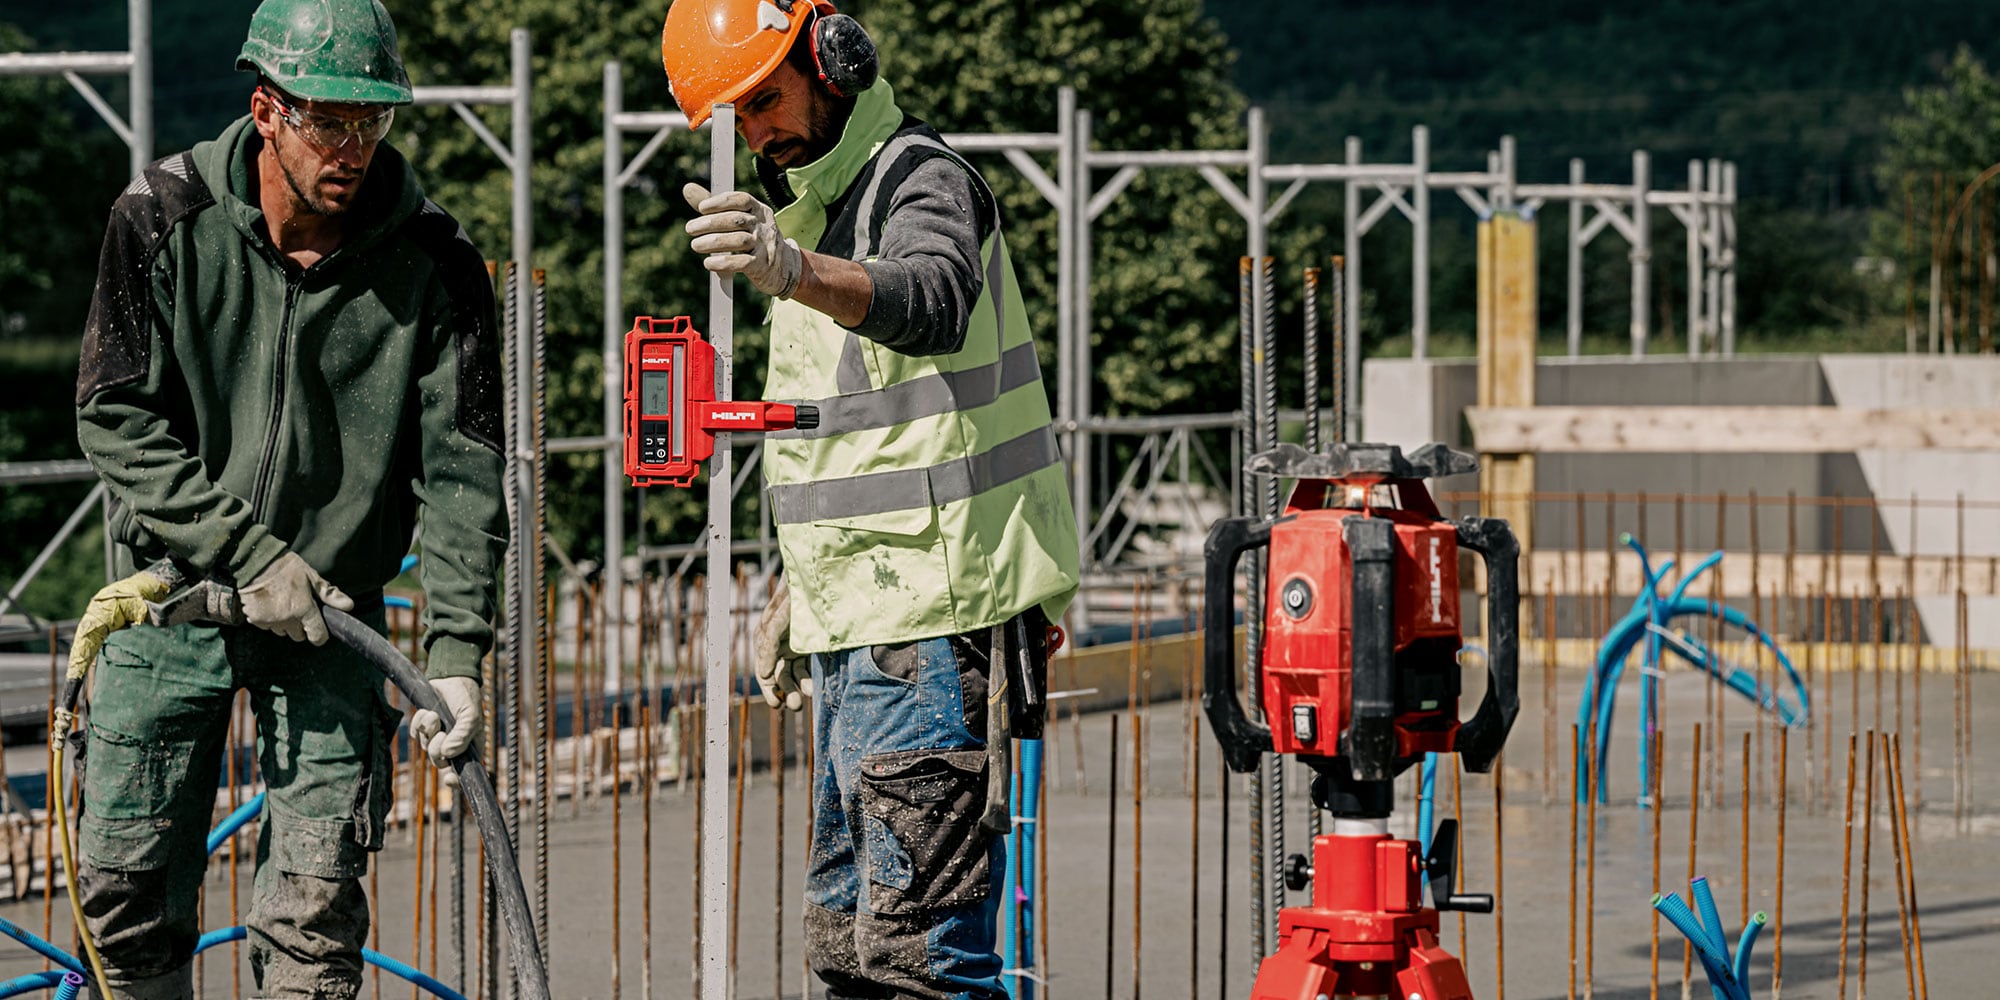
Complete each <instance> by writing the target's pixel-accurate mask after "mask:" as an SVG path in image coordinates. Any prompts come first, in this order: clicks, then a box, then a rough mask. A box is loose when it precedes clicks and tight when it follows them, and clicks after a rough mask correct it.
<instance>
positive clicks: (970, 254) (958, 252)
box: [757, 118, 996, 356]
mask: <svg viewBox="0 0 2000 1000" xmlns="http://www.w3.org/2000/svg"><path fill="white" fill-rule="evenodd" d="M913 130H920V131H921V132H922V133H924V134H925V135H926V136H927V137H930V138H933V139H935V138H937V133H936V132H935V131H933V130H931V128H930V126H928V125H924V124H923V123H922V122H920V121H918V120H917V119H914V118H906V119H905V120H904V123H903V128H902V129H899V130H898V134H902V133H903V132H908V131H913ZM869 169H870V170H886V171H889V173H888V174H887V175H885V176H884V178H883V181H884V185H883V191H884V193H885V194H886V196H887V197H886V198H882V197H880V196H878V202H877V204H876V206H875V207H874V212H875V214H876V215H877V216H878V217H879V218H880V219H881V222H880V223H879V229H878V231H879V233H880V235H879V236H878V237H877V239H876V241H875V248H874V251H873V252H872V253H870V254H868V255H867V256H866V257H865V258H864V259H862V260H861V265H862V267H863V268H865V269H866V270H867V272H868V277H869V278H870V280H871V281H873V282H874V286H875V287H874V298H873V300H872V301H871V302H870V304H869V307H868V315H867V316H866V317H865V318H863V319H862V321H861V324H860V325H859V326H856V327H855V328H854V332H855V333H856V334H859V335H860V336H863V337H866V338H868V339H869V340H873V341H875V342H876V343H878V344H881V345H882V346H884V347H887V348H889V349H890V350H893V351H897V352H899V353H902V354H908V355H913V356H926V355H936V354H951V353H953V352H955V351H957V350H958V349H959V348H960V347H961V346H963V345H964V343H965V327H966V323H967V321H968V319H969V317H970V316H971V314H972V307H973V305H974V304H975V303H977V302H978V301H979V294H980V291H981V289H982V287H983V284H984V275H983V274H982V273H981V269H980V260H979V251H980V246H981V244H982V243H983V242H984V238H985V236H986V234H987V233H988V232H990V231H991V230H992V228H993V226H994V225H995V222H996V220H995V215H994V210H993V207H992V199H991V196H990V195H988V194H987V192H986V186H985V182H984V181H983V180H981V179H979V178H977V177H976V176H975V175H974V174H973V173H971V172H970V168H969V167H967V166H966V165H965V164H963V163H961V162H960V161H958V160H956V159H954V158H952V157H949V156H944V155H939V154H936V153H934V152H933V153H931V154H929V155H924V154H922V153H919V154H917V155H913V156H907V157H906V158H903V159H899V161H898V162H897V163H875V164H871V165H870V167H869ZM757 170H758V175H759V177H760V179H761V180H762V181H763V183H764V189H765V191H766V192H768V193H769V194H770V196H771V198H772V199H773V201H774V202H775V203H776V204H777V205H778V206H783V205H786V204H789V203H790V202H791V201H792V200H793V197H792V194H791V190H790V187H789V185H787V184H786V183H785V179H784V172H783V171H782V170H779V169H778V168H777V167H776V166H775V165H773V164H771V163H770V162H769V161H767V160H765V159H763V158H762V157H759V158H758V160H757ZM866 173H867V172H866V171H864V178H865V176H866ZM862 186H863V181H862V180H857V182H856V183H855V184H854V185H853V186H852V187H850V188H849V189H848V191H847V193H846V194H844V195H842V196H841V198H840V199H839V200H838V201H836V202H834V203H833V204H831V205H829V206H827V212H826V215H827V219H828V225H827V227H826V235H825V236H824V237H822V238H821V239H820V242H819V245H818V246H817V247H814V249H815V250H816V251H818V252H820V253H825V254H832V255H835V256H839V257H845V258H847V259H849V260H854V259H856V257H855V249H856V248H855V246H854V240H853V232H854V228H855V225H854V223H855V220H854V219H853V217H852V215H851V213H853V212H855V211H858V210H859V209H858V208H857V206H855V205H854V204H853V202H854V198H853V194H854V191H855V190H856V189H859V188H861V187H862Z"/></svg>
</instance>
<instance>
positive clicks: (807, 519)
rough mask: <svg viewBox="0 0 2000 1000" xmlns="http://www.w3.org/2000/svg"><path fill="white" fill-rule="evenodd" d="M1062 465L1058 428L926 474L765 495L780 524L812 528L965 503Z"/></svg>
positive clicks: (880, 475) (800, 486)
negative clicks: (815, 524) (818, 524)
mask: <svg viewBox="0 0 2000 1000" xmlns="http://www.w3.org/2000/svg"><path fill="white" fill-rule="evenodd" d="M1061 460H1062V453H1061V451H1060V450H1058V449H1057V447H1056V434H1055V429H1054V428H1053V427H1049V426H1042V427H1037V428H1035V429H1034V430H1032V431H1029V432H1028V433H1026V434H1023V435H1021V436H1020V437H1017V438H1015V439H1013V440H1012V441H1007V442H1005V443H1002V444H999V445H996V446H994V447H992V448H989V449H987V450H986V451H983V452H980V453H979V454H977V455H973V456H971V457H969V458H954V459H952V460H951V461H949V462H940V463H939V464H937V465H933V466H931V467H929V468H925V469H897V470H895V471H892V472H871V473H869V474H867V475H862V476H849V477H847V478H844V479H822V480H820V481H818V482H813V483H792V484H787V485H781V486H772V487H769V488H768V489H767V490H766V492H767V493H768V494H769V495H770V498H771V516H772V518H773V519H774V520H775V521H776V522H777V523H778V524H808V523H811V522H813V521H824V520H827V519H830V518H840V517H862V516H865V515H868V514H886V513H889V512H890V511H896V510H912V509H914V508H918V507H928V506H935V505H938V504H946V503H953V502H956V501H959V500H967V499H970V498H972V497H975V496H978V495H979V494H981V493H984V492H986V491H987V490H990V489H992V488H994V487H996V486H1002V485H1005V484H1007V483H1011V482H1013V481H1014V480H1016V479H1020V478H1022V477H1023V476H1027V475H1029V474H1031V473H1034V472H1038V471H1040V470H1042V469H1045V468H1048V467H1049V466H1051V465H1054V464H1056V463H1057V462H1059V461H1061ZM926 485H928V486H929V487H930V489H929V494H930V495H929V497H928V498H926V497H925V495H924V494H925V486H926Z"/></svg>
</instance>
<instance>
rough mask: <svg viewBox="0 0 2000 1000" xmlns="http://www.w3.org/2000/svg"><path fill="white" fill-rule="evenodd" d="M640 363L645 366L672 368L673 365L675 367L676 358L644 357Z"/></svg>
mask: <svg viewBox="0 0 2000 1000" xmlns="http://www.w3.org/2000/svg"><path fill="white" fill-rule="evenodd" d="M639 363H640V364H641V365H644V366H645V367H647V368H671V367H673V364H674V359H672V358H644V359H641V360H640V362H639Z"/></svg>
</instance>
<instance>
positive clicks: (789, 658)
mask: <svg viewBox="0 0 2000 1000" xmlns="http://www.w3.org/2000/svg"><path fill="white" fill-rule="evenodd" d="M757 686H758V687H759V688H761V689H763V691H764V704H766V705H769V706H771V707H772V708H777V707H778V706H779V705H783V706H785V707H786V708H789V709H791V710H792V711H794V712H796V711H798V710H799V709H801V708H803V707H805V703H806V699H807V698H810V697H812V693H813V691H812V687H813V682H812V664H811V661H809V660H808V659H807V658H806V657H803V656H800V655H799V654H798V653H796V652H793V651H792V588H791V586H790V585H789V584H787V583H786V582H785V578H784V577H779V578H778V592H777V593H775V594H772V595H771V603H769V604H766V605H765V606H764V616H763V617H762V618H759V619H758V620H757Z"/></svg>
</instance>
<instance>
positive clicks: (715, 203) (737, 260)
mask: <svg viewBox="0 0 2000 1000" xmlns="http://www.w3.org/2000/svg"><path fill="white" fill-rule="evenodd" d="M681 196H682V197H685V198H686V199H687V203H688V204H689V205H692V206H694V210H695V211H697V212H700V213H701V214H700V215H699V216H696V217H695V218H694V219H692V220H690V221H689V222H688V224H687V232H688V235H689V236H692V237H694V241H693V242H692V243H690V244H688V247H689V249H691V250H693V251H694V252H695V253H700V254H707V255H708V256H707V258H705V259H704V260H703V261H702V266H703V267H706V268H708V269H709V270H711V271H714V272H716V273H717V274H721V275H725V276H727V275H731V274H736V273H739V272H740V273H741V274H742V275H743V276H744V277H746V278H749V279H750V284H751V286H752V287H754V288H756V289H757V290H758V291H760V292H763V293H764V294H766V295H769V296H771V297H773V298H779V299H789V298H791V297H792V293H793V292H794V291H797V290H798V287H799V275H800V273H801V272H802V271H803V270H804V269H805V254H804V253H803V252H802V251H800V250H799V245H798V244H797V243H795V242H793V241H791V240H788V239H785V238H784V236H782V235H780V234H779V232H778V226H777V223H776V222H774V221H772V218H771V207H770V206H769V205H766V204H764V203H763V202H761V201H758V200H757V199H756V198H754V197H752V196H751V195H750V193H749V192H747V191H731V192H729V193H727V194H718V195H713V196H711V195H710V194H709V193H708V189H707V188H705V187H702V186H701V185H699V184H689V185H687V186H686V187H684V188H681Z"/></svg>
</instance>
